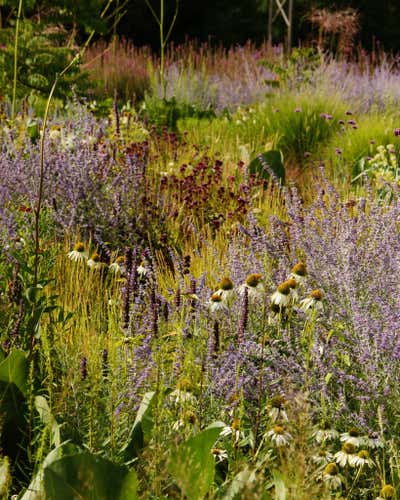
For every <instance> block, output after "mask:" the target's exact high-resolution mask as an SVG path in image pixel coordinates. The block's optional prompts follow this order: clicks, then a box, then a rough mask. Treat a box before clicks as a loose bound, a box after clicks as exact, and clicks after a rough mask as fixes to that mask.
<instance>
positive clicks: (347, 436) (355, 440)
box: [340, 428, 365, 447]
mask: <svg viewBox="0 0 400 500" xmlns="http://www.w3.org/2000/svg"><path fill="white" fill-rule="evenodd" d="M364 440H365V438H364V437H362V436H361V435H360V432H359V431H358V429H355V428H352V429H350V430H349V432H343V433H342V434H341V435H340V441H342V443H344V442H346V443H351V444H353V445H354V446H356V447H358V446H361V445H362V444H363V443H364Z"/></svg>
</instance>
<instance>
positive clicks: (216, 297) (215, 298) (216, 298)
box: [210, 292, 222, 302]
mask: <svg viewBox="0 0 400 500" xmlns="http://www.w3.org/2000/svg"><path fill="white" fill-rule="evenodd" d="M210 300H211V302H222V297H221V294H220V293H218V292H215V293H213V294H212V295H211V298H210Z"/></svg>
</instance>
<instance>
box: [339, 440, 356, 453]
mask: <svg viewBox="0 0 400 500" xmlns="http://www.w3.org/2000/svg"><path fill="white" fill-rule="evenodd" d="M342 451H344V452H345V453H347V454H348V455H352V454H353V453H354V452H355V451H356V447H355V446H354V444H353V443H349V442H347V443H344V445H343V446H342Z"/></svg>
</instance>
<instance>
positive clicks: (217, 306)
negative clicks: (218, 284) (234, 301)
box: [208, 290, 227, 312]
mask: <svg viewBox="0 0 400 500" xmlns="http://www.w3.org/2000/svg"><path fill="white" fill-rule="evenodd" d="M208 307H209V308H210V311H211V312H218V311H224V310H226V309H227V307H226V304H225V301H224V299H223V297H222V292H220V291H219V290H218V292H215V293H213V294H212V295H211V297H210V300H209V301H208Z"/></svg>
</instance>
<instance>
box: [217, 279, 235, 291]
mask: <svg viewBox="0 0 400 500" xmlns="http://www.w3.org/2000/svg"><path fill="white" fill-rule="evenodd" d="M218 288H219V289H220V290H224V291H227V290H233V282H232V280H231V279H230V278H227V277H225V278H222V280H221V281H220V283H219V285H218Z"/></svg>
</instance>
